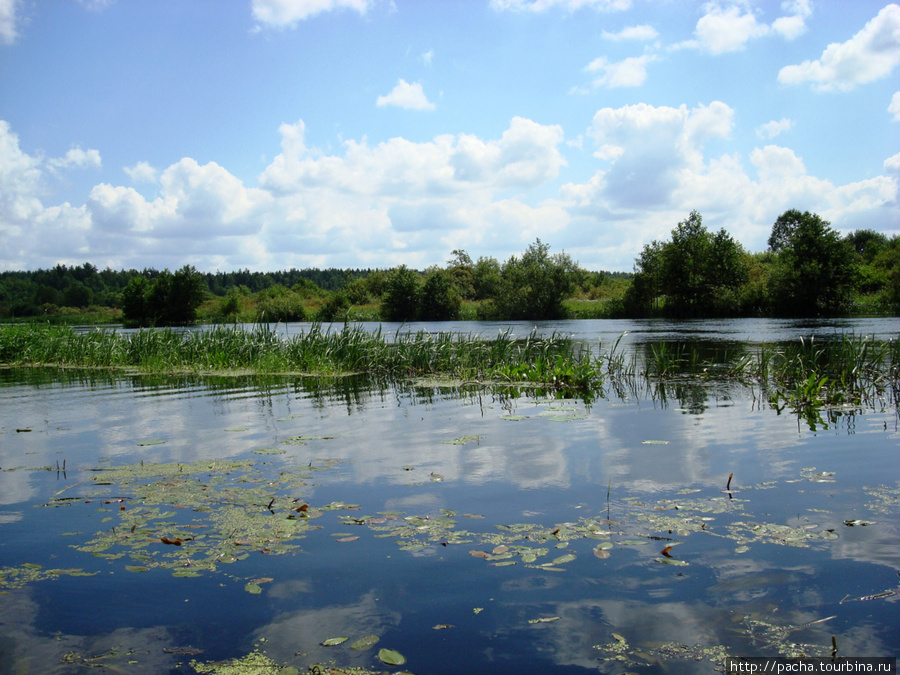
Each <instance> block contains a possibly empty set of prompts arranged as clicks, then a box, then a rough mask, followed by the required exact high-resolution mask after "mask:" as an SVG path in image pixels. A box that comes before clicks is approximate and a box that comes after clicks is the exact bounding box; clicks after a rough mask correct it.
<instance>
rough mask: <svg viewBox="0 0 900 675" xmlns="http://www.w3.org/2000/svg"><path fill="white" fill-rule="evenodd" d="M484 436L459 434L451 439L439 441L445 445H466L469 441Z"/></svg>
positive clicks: (474, 440) (472, 441) (473, 441)
mask: <svg viewBox="0 0 900 675" xmlns="http://www.w3.org/2000/svg"><path fill="white" fill-rule="evenodd" d="M482 438H484V436H476V435H466V436H460V437H459V438H454V439H453V440H452V441H441V442H442V443H445V444H447V445H467V444H469V443H477V442H478V441H480V440H481V439H482Z"/></svg>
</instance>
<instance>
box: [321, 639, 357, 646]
mask: <svg viewBox="0 0 900 675" xmlns="http://www.w3.org/2000/svg"><path fill="white" fill-rule="evenodd" d="M349 639H350V638H348V637H335V638H328V639H327V640H323V641H322V642H320V643H319V644H320V645H322V646H323V647H336V646H337V645H342V644H344V643H345V642H346V641H347V640H349Z"/></svg>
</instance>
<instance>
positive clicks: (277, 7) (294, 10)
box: [251, 0, 374, 28]
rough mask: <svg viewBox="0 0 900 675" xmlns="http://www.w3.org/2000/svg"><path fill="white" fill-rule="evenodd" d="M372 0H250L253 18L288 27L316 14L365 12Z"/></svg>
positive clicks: (269, 24)
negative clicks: (335, 11)
mask: <svg viewBox="0 0 900 675" xmlns="http://www.w3.org/2000/svg"><path fill="white" fill-rule="evenodd" d="M373 1H374V0H252V3H251V7H252V10H253V18H254V19H256V20H257V21H258V22H259V23H260V24H263V25H265V26H268V27H270V28H279V27H290V26H293V25H295V24H297V23H298V22H300V21H305V20H306V19H309V18H311V17H313V16H315V15H317V14H322V13H323V12H330V11H334V10H339V9H352V10H355V11H357V12H359V13H360V14H365V13H366V11H367V10H368V9H369V7H371V6H372V4H373Z"/></svg>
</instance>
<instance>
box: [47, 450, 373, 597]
mask: <svg viewBox="0 0 900 675" xmlns="http://www.w3.org/2000/svg"><path fill="white" fill-rule="evenodd" d="M333 464H334V462H329V461H322V462H321V464H319V465H317V466H316V467H312V466H307V467H304V468H303V469H302V470H296V469H293V468H292V469H291V470H287V471H282V472H280V473H278V474H277V475H275V476H272V475H267V476H265V477H263V476H262V475H261V474H259V473H257V472H255V471H254V467H253V463H252V462H250V461H248V460H228V461H225V460H214V461H199V462H193V463H169V464H151V463H140V464H133V465H129V466H122V467H110V468H105V469H102V470H99V471H96V472H95V473H94V475H93V477H92V481H91V482H92V483H93V484H94V485H97V486H109V485H115V486H116V489H117V493H118V494H127V501H128V502H129V503H130V504H131V507H130V508H128V509H127V510H119V511H118V518H117V519H115V522H116V524H115V525H112V526H110V528H109V529H107V530H103V531H101V532H97V533H96V534H95V535H94V536H93V538H92V539H90V540H89V541H87V542H86V543H84V544H80V545H77V544H76V545H74V546H73V548H75V549H77V550H79V551H83V552H86V553H91V554H93V555H94V556H95V557H100V558H106V559H108V560H117V559H120V558H123V557H126V556H127V559H130V560H131V561H132V564H131V571H147V570H150V569H154V568H164V569H170V570H173V572H174V573H175V574H176V575H177V576H197V575H198V574H200V573H201V572H211V571H215V570H216V569H217V568H218V566H220V565H227V564H232V563H235V562H238V561H240V560H245V559H246V558H247V557H248V556H249V555H250V554H251V553H252V552H255V553H263V554H270V555H277V554H283V553H287V552H288V551H291V550H293V549H295V548H297V545H298V544H297V541H298V540H299V539H301V538H303V537H305V536H306V535H307V534H308V533H309V532H310V531H313V530H316V529H319V528H318V527H317V526H315V525H313V524H312V521H313V520H315V519H316V518H318V517H319V516H321V515H322V513H323V512H324V511H328V510H341V509H355V508H358V507H357V506H356V505H352V504H344V503H343V502H332V503H331V504H327V505H325V506H324V507H321V508H320V509H313V508H310V507H309V505H308V504H307V503H306V502H302V500H301V499H300V497H299V496H297V493H298V492H299V491H300V490H301V489H302V488H303V487H304V486H305V484H306V482H307V480H308V478H309V475H310V474H311V472H313V471H316V470H320V469H323V468H327V467H329V466H332V465H333ZM93 495H94V496H93V497H91V498H85V499H83V501H84V502H87V503H91V502H94V501H95V499H96V493H93ZM108 501H109V500H107V503H108ZM54 502H57V503H64V504H67V505H71V504H73V503H77V500H74V499H73V498H71V497H57V498H55V499H54V500H51V503H50V504H48V505H54ZM265 581H271V580H270V579H266V580H263V579H256V580H254V581H253V582H251V583H249V584H247V586H246V587H245V589H246V590H247V591H248V592H250V593H259V592H261V587H260V586H259V584H260V583H264V582H265Z"/></svg>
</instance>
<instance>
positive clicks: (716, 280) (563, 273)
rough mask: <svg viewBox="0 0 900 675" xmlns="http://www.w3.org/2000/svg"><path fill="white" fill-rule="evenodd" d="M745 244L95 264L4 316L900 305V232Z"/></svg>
mask: <svg viewBox="0 0 900 675" xmlns="http://www.w3.org/2000/svg"><path fill="white" fill-rule="evenodd" d="M767 243H768V247H767V249H766V250H765V251H762V252H758V253H750V252H748V251H747V250H746V249H745V248H744V247H743V246H742V245H741V244H740V243H739V242H737V241H735V240H734V238H733V237H732V236H731V235H729V234H728V233H727V232H726V231H725V230H724V229H720V230H719V231H718V232H711V231H709V230H708V229H707V228H706V227H705V226H704V225H703V218H702V216H701V214H700V213H698V212H697V211H693V212H691V213H690V214H689V215H688V216H687V218H686V219H685V220H683V221H681V222H679V223H678V224H677V225H676V226H675V227H674V228H673V229H672V231H671V236H670V238H669V239H667V240H665V241H653V242H651V243H649V244H646V245H645V246H644V247H643V249H642V251H641V252H640V254H639V255H638V257H637V258H636V259H635V262H634V271H633V273H622V272H603V271H590V270H586V269H583V268H582V267H581V266H580V265H579V264H578V263H577V262H576V261H574V260H573V259H572V258H571V257H570V256H569V255H568V254H566V253H565V252H558V253H551V247H550V245H549V244H547V243H544V242H542V241H541V240H540V239H537V240H536V241H535V242H534V243H532V244H531V245H530V246H529V247H528V248H527V249H526V250H525V251H524V252H523V253H522V254H520V255H517V256H511V257H510V258H509V259H508V260H506V261H504V262H500V261H498V260H496V259H495V258H491V257H485V256H481V257H479V258H477V260H473V258H472V257H471V255H470V254H469V253H468V252H466V251H464V250H461V249H458V250H454V251H453V252H452V254H451V257H450V259H449V260H447V261H446V263H445V264H444V265H443V266H439V265H435V266H433V267H429V268H427V269H425V270H414V269H410V268H408V267H406V266H400V267H396V268H394V269H374V270H373V269H336V268H331V269H325V270H320V269H305V270H297V269H291V270H288V271H282V272H251V271H249V270H241V271H237V272H199V271H197V270H196V269H194V268H193V267H191V266H185V267H182V268H181V269H179V270H176V271H174V272H171V271H169V270H162V271H159V270H155V269H144V270H140V271H138V270H134V269H132V270H127V271H125V270H122V271H116V270H112V269H108V268H107V269H105V270H99V269H97V267H95V266H94V265H92V264H91V263H89V262H86V263H84V264H83V265H81V266H73V267H69V266H66V265H57V266H56V267H54V268H53V269H47V270H36V271H10V272H2V273H0V317H2V319H3V320H4V321H7V322H9V321H35V320H38V321H43V322H52V323H125V324H126V325H135V326H137V325H142V326H162V325H184V324H190V323H195V322H198V321H199V322H208V323H230V322H265V323H272V322H279V321H281V322H286V321H378V320H384V321H413V320H420V321H442V320H454V319H466V320H491V319H494V320H515V319H529V320H541V319H560V318H636V317H670V318H688V317H690V318H706V317H769V316H771V317H776V316H777V317H798V318H799V317H826V316H827V317H833V316H851V315H852V316H861V315H897V314H898V312H900V237H898V236H893V237H890V238H889V237H887V236H886V235H884V234H882V233H879V232H876V231H875V230H871V229H865V230H856V231H854V232H851V233H849V234H847V235H844V236H841V234H840V233H839V232H838V231H837V230H835V229H833V228H832V227H831V224H830V223H829V222H828V221H825V220H823V219H822V218H821V217H819V216H818V215H817V214H813V213H810V212H808V211H805V212H800V211H798V210H793V209H792V210H789V211H786V212H785V213H783V214H782V215H781V216H779V217H778V219H777V220H776V221H775V223H774V224H773V225H772V231H771V235H770V236H769V239H768V242H767Z"/></svg>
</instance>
